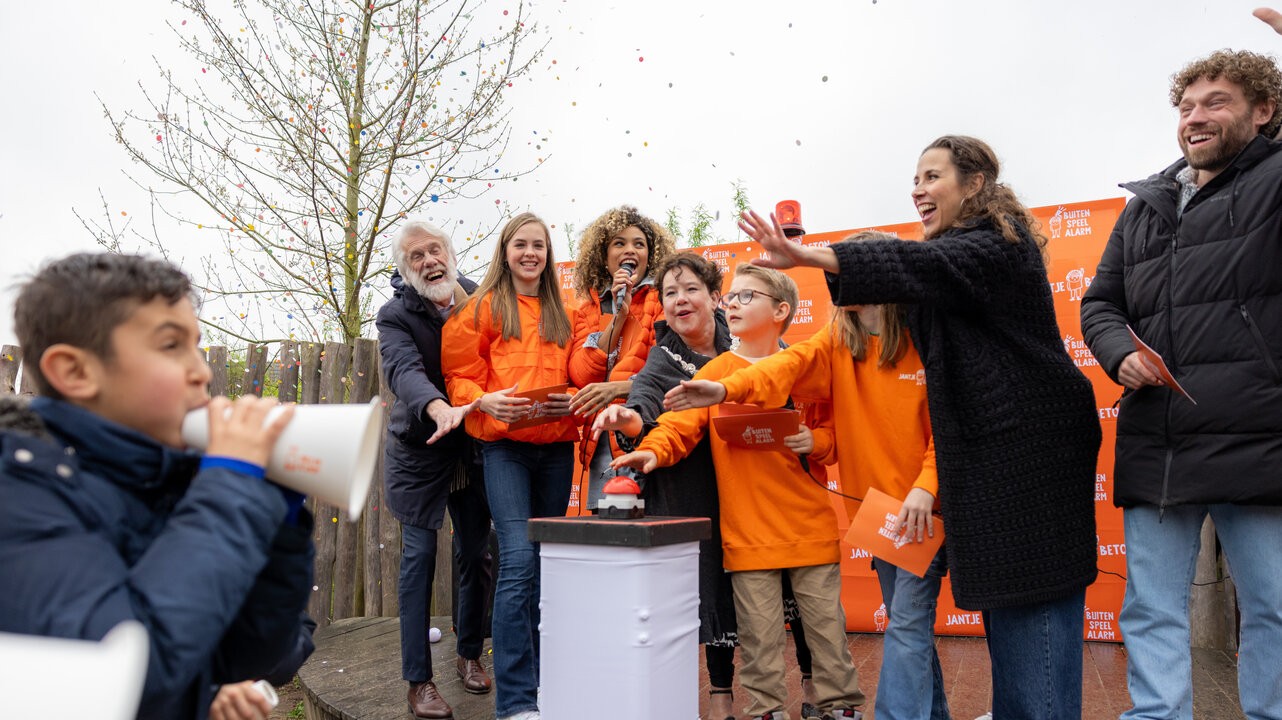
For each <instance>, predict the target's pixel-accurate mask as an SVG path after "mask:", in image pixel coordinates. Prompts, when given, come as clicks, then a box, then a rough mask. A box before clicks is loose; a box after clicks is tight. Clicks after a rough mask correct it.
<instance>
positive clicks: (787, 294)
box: [734, 263, 800, 335]
mask: <svg viewBox="0 0 1282 720" xmlns="http://www.w3.org/2000/svg"><path fill="white" fill-rule="evenodd" d="M734 274H735V277H739V276H743V277H751V278H756V279H758V280H760V281H761V283H762V284H763V285H765V286H766V289H767V290H768V291H769V292H770V294H771V295H774V296H775V297H776V298H779V299H778V300H775V299H774V298H771V300H770V302H772V303H775V304H778V303H788V317H786V318H784V320H783V327H782V328H780V329H779V333H780V334H781V335H782V334H783V333H786V332H788V326H790V325H792V318H793V317H795V316H796V314H797V297H798V295H800V293H799V292H798V290H797V283H796V281H794V280H793V279H792V278H790V277H788V276H787V275H785V274H783V273H781V272H779V271H778V270H772V269H770V268H763V267H758V266H756V265H749V264H748V263H742V264H740V265H739V266H738V267H736V268H735V269H734Z"/></svg>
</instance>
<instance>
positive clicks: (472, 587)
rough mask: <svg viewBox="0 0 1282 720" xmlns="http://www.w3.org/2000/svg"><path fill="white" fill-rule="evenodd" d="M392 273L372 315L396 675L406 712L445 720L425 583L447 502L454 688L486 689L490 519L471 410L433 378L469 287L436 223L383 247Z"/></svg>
mask: <svg viewBox="0 0 1282 720" xmlns="http://www.w3.org/2000/svg"><path fill="white" fill-rule="evenodd" d="M392 254H393V257H394V258H395V261H396V267H397V272H396V273H395V274H393V275H392V288H393V290H394V293H393V296H392V299H391V300H389V301H387V303H386V304H385V305H383V307H382V308H380V309H379V311H378V318H377V320H376V324H377V326H378V338H379V353H380V354H381V355H382V359H383V377H384V380H385V381H386V382H387V386H388V388H390V389H391V391H392V392H393V393H394V394H395V395H396V403H395V404H394V405H393V406H392V413H391V419H390V420H389V422H388V426H387V443H386V449H385V451H384V483H385V485H384V487H385V489H386V492H387V497H386V502H385V505H386V507H387V508H388V509H389V510H391V511H392V514H393V515H394V516H395V517H396V519H397V520H399V521H400V523H401V549H402V556H401V573H400V584H399V586H398V589H397V593H398V598H399V601H400V618H401V672H402V674H403V676H404V678H405V680H406V681H408V682H409V683H410V687H409V695H408V697H409V705H410V711H411V712H412V713H413V714H414V716H415V717H420V718H450V717H453V714H452V711H451V708H450V706H449V703H447V702H446V701H445V699H444V698H443V697H441V694H440V692H439V691H438V690H437V688H436V685H435V683H433V682H432V654H431V647H430V638H429V636H428V629H429V626H430V625H431V600H432V584H433V581H434V575H435V569H436V535H437V530H438V529H440V527H441V523H442V521H443V519H444V515H445V507H446V505H447V504H448V506H449V510H450V519H451V521H452V523H453V526H454V551H455V555H454V559H455V563H456V565H457V567H458V571H459V593H458V615H457V618H458V620H457V630H458V658H457V659H456V669H457V672H458V675H459V678H460V679H461V680H462V682H463V689H464V690H466V691H468V692H471V693H487V692H489V691H490V678H489V676H488V675H487V674H486V672H485V668H484V666H482V665H481V662H480V655H481V650H482V644H483V643H484V640H485V630H486V628H485V627H484V621H485V605H486V599H487V598H488V597H489V594H490V592H489V586H490V583H491V576H490V558H489V556H488V554H487V552H486V547H487V541H488V538H489V534H490V512H489V507H488V505H487V504H486V499H485V494H484V493H485V489H484V483H483V482H482V479H481V476H480V466H479V465H478V464H476V463H475V462H473V451H472V441H471V439H470V438H469V437H468V436H467V435H466V434H465V433H464V432H463V428H462V427H461V425H462V422H463V418H464V417H465V416H466V415H467V414H468V413H469V412H471V411H472V410H473V409H474V405H475V404H473V405H467V406H464V407H457V408H456V407H452V406H451V405H450V401H449V397H448V396H447V395H446V392H445V378H444V376H443V375H442V373H441V328H442V326H444V324H445V320H446V318H447V317H449V313H450V311H451V310H452V309H453V308H454V306H455V305H456V304H460V303H462V302H463V300H465V299H466V298H467V296H468V294H469V293H470V292H472V291H473V290H475V289H476V283H473V282H472V281H471V280H468V279H467V278H460V277H459V276H458V271H457V268H456V265H455V259H454V248H453V246H452V245H451V243H450V239H449V237H447V236H446V235H445V233H444V232H443V231H442V230H441V229H440V228H438V227H436V226H435V225H432V224H430V223H426V222H419V221H410V222H407V223H406V224H405V225H403V226H402V227H401V229H400V231H399V233H398V234H397V237H396V239H395V241H394V242H393V244H392Z"/></svg>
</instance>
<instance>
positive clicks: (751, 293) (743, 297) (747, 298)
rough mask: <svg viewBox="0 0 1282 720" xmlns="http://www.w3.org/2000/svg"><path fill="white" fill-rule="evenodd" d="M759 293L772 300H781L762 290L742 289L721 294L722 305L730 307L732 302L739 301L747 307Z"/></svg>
mask: <svg viewBox="0 0 1282 720" xmlns="http://www.w3.org/2000/svg"><path fill="white" fill-rule="evenodd" d="M758 295H765V296H766V297H768V298H770V299H771V300H779V299H780V298H777V297H775V296H774V295H771V294H769V293H763V292H761V291H760V290H740V291H739V292H730V293H726V294H725V295H722V296H721V307H730V303H731V302H732V301H733V302H738V303H739V304H740V305H742V306H744V307H747V306H749V305H751V304H752V299H753V298H754V297H756V296H758Z"/></svg>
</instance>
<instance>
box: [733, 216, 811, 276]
mask: <svg viewBox="0 0 1282 720" xmlns="http://www.w3.org/2000/svg"><path fill="white" fill-rule="evenodd" d="M739 229H740V230H743V232H744V234H745V235H747V236H748V237H750V238H752V239H753V240H756V241H757V242H758V243H759V244H760V245H761V249H762V250H765V251H766V255H765V256H764V257H759V258H753V259H752V264H753V265H760V266H762V267H768V268H775V269H778V270H785V269H787V268H790V267H796V266H798V265H803V264H804V263H803V262H802V252H801V251H802V249H803V248H802V246H801V243H795V242H792V241H791V240H789V239H788V238H787V236H785V235H784V234H783V228H782V227H780V226H779V221H778V220H777V219H776V218H775V215H774V213H770V222H766V220H765V218H763V217H761V216H760V215H758V214H757V213H755V212H753V211H752V210H744V211H743V212H742V213H740V214H739Z"/></svg>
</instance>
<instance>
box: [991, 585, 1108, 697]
mask: <svg viewBox="0 0 1282 720" xmlns="http://www.w3.org/2000/svg"><path fill="white" fill-rule="evenodd" d="M1085 615H1086V590H1085V588H1083V589H1082V590H1079V591H1078V592H1076V593H1073V594H1072V595H1070V596H1069V597H1067V598H1063V599H1060V600H1052V601H1051V602H1045V603H1037V604H1034V605H1019V606H1016V607H1009V608H998V609H995V610H985V611H984V613H983V617H984V631H985V632H986V633H987V635H988V657H989V659H990V660H991V661H992V666H993V720H1081V717H1082V631H1083V624H1084V623H1085Z"/></svg>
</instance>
